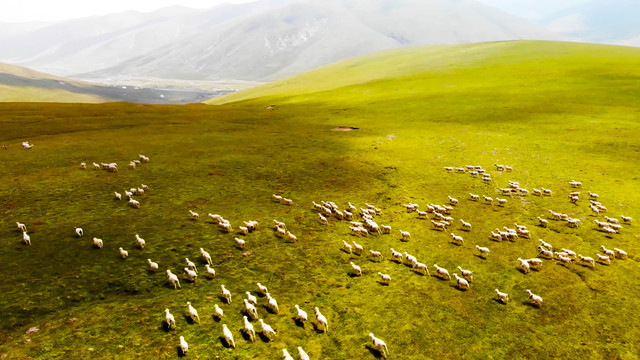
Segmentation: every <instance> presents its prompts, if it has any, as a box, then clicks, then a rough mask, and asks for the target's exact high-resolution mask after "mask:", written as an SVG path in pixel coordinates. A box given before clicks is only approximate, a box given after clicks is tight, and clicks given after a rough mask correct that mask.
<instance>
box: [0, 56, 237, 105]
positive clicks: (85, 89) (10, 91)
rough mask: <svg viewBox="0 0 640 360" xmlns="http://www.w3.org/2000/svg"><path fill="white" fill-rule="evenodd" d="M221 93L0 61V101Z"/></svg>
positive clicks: (168, 100) (156, 100)
mask: <svg viewBox="0 0 640 360" xmlns="http://www.w3.org/2000/svg"><path fill="white" fill-rule="evenodd" d="M223 93H227V92H218V91H186V90H175V89H174V90H172V89H165V90H163V89H150V88H139V87H134V86H105V85H99V84H93V83H88V82H84V81H78V80H70V79H65V78H62V77H58V76H54V75H49V74H45V73H41V72H38V71H34V70H31V69H28V68H24V67H20V66H15V65H9V64H5V63H0V102H68V103H102V102H110V101H128V102H134V103H151V104H180V103H191V102H200V101H203V100H205V99H207V98H210V97H211V96H217V95H221V94H223Z"/></svg>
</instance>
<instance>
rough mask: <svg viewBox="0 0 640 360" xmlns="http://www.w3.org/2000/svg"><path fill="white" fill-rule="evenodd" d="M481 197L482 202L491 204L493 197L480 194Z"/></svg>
mask: <svg viewBox="0 0 640 360" xmlns="http://www.w3.org/2000/svg"><path fill="white" fill-rule="evenodd" d="M482 197H483V198H484V202H485V203H487V204H489V205H491V203H492V202H493V198H490V197H488V196H485V195H482Z"/></svg>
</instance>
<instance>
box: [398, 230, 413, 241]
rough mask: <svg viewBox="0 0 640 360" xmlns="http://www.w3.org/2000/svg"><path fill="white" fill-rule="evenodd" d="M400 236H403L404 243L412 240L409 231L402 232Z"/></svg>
mask: <svg viewBox="0 0 640 360" xmlns="http://www.w3.org/2000/svg"><path fill="white" fill-rule="evenodd" d="M400 235H401V236H402V240H403V241H409V239H411V234H410V233H409V232H408V231H402V230H400Z"/></svg>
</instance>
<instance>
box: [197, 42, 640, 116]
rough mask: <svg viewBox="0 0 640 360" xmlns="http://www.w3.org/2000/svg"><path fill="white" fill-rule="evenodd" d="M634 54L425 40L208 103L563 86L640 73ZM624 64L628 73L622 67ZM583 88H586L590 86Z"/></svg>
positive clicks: (588, 47)
mask: <svg viewBox="0 0 640 360" xmlns="http://www.w3.org/2000/svg"><path fill="white" fill-rule="evenodd" d="M638 61H640V49H636V48H627V47H620V46H611V45H595V44H581V43H566V42H545V41H513V42H495V43H481V44H464V45H450V46H423V47H414V48H406V49H398V50H390V51H385V52H380V53H376V54H371V55H367V56H363V57H358V58H354V59H348V60H345V61H342V62H339V63H336V64H331V65H328V66H325V67H322V68H319V69H316V70H314V71H310V72H307V73H304V74H301V75H298V76H294V77H291V78H287V79H283V80H279V81H275V82H272V83H268V84H264V85H261V86H258V87H255V88H252V89H248V90H245V91H241V92H237V93H234V94H229V95H225V96H222V97H219V98H215V99H212V100H210V101H208V103H210V104H223V103H230V102H237V101H245V100H251V99H258V100H260V101H265V102H267V101H273V102H276V103H278V102H299V101H312V102H313V101H318V102H324V101H335V102H336V103H345V102H356V103H363V102H365V103H366V102H370V101H383V100H385V99H392V98H394V99H403V98H405V99H411V98H421V97H428V96H442V95H445V94H448V93H452V92H453V93H456V94H457V93H459V92H461V91H463V92H469V93H470V94H472V93H473V92H474V91H483V90H484V89H485V88H490V87H492V86H494V85H495V84H496V83H498V82H500V83H501V84H503V85H502V86H506V85H509V86H510V87H505V94H507V93H511V92H517V91H519V89H523V88H525V87H526V88H530V87H534V88H535V87H536V86H539V87H540V91H544V89H547V88H551V89H558V91H561V90H562V86H563V84H565V83H566V82H571V81H576V82H577V83H580V82H582V81H584V79H585V78H588V77H593V76H595V75H593V74H600V75H599V76H601V77H603V78H605V77H607V76H611V78H612V80H616V79H618V78H619V77H621V76H628V78H629V79H634V78H637V77H639V76H640V70H638V68H637V66H635V64H637V63H638ZM621 69H622V70H623V71H624V72H627V73H628V74H627V75H622V74H621V73H620V71H621ZM462 74H464V75H466V77H465V76H461V75H462ZM557 78H560V80H561V81H558V79H557ZM399 79H406V81H405V80H403V81H399ZM556 83H557V85H556ZM612 86H614V85H612ZM634 91H637V89H635V90H634ZM631 94H633V93H631ZM582 95H583V96H586V97H588V96H589V94H588V93H586V94H582ZM407 101H408V100H407ZM505 101H508V98H505ZM596 101H598V102H599V101H601V100H596Z"/></svg>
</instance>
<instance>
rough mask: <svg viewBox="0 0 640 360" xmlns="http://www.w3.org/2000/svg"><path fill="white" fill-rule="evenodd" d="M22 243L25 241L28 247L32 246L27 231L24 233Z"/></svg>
mask: <svg viewBox="0 0 640 360" xmlns="http://www.w3.org/2000/svg"><path fill="white" fill-rule="evenodd" d="M22 241H24V243H25V244H26V245H31V237H30V236H29V235H28V234H27V232H26V231H23V232H22Z"/></svg>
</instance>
